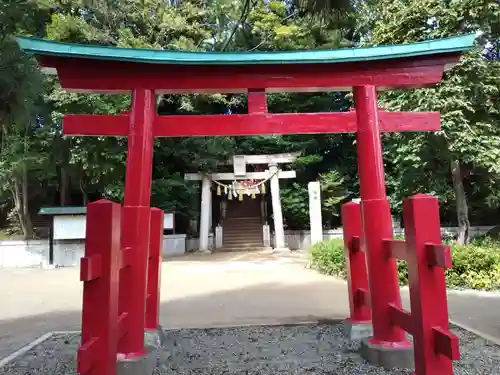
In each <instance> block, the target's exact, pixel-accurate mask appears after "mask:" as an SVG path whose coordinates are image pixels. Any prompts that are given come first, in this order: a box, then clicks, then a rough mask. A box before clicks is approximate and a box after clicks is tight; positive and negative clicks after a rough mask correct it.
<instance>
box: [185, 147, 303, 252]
mask: <svg viewBox="0 0 500 375" xmlns="http://www.w3.org/2000/svg"><path fill="white" fill-rule="evenodd" d="M299 155H300V152H294V153H284V154H274V155H234V156H233V158H232V159H230V160H228V161H227V162H226V163H223V164H230V165H231V164H232V165H233V168H234V173H209V174H201V173H186V174H185V176H184V178H185V179H186V180H190V181H200V180H201V207H200V246H199V250H200V251H202V252H207V251H209V250H208V237H209V232H210V214H211V211H212V194H211V187H212V181H214V180H216V181H234V180H246V179H256V180H264V179H267V178H270V189H271V201H272V205H273V221H274V232H275V250H285V249H287V247H286V244H285V229H284V225H283V212H282V210H281V198H280V184H279V180H280V179H284V178H295V177H296V173H295V171H282V170H280V169H279V167H278V166H279V165H280V164H287V163H293V162H294V161H295V160H296V159H297V157H298V156H299ZM247 164H267V165H268V167H269V169H267V170H265V171H264V172H247V171H246V165H247Z"/></svg>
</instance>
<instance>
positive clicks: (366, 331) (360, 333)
mask: <svg viewBox="0 0 500 375" xmlns="http://www.w3.org/2000/svg"><path fill="white" fill-rule="evenodd" d="M343 326H344V333H345V335H346V337H347V338H348V339H349V340H350V341H361V340H363V339H367V338H369V337H372V336H373V326H372V325H371V323H354V322H351V321H350V320H345V321H344V322H343Z"/></svg>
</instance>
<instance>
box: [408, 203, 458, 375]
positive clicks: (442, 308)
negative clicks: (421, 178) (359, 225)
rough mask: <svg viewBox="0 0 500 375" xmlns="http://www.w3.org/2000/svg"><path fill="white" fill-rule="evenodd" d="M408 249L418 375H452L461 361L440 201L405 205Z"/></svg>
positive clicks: (413, 333)
mask: <svg viewBox="0 0 500 375" xmlns="http://www.w3.org/2000/svg"><path fill="white" fill-rule="evenodd" d="M403 215H404V221H405V234H406V241H407V244H408V246H409V248H408V276H409V280H408V281H409V284H410V302H411V315H412V316H413V319H414V324H413V332H412V335H413V339H414V342H415V345H414V352H415V374H416V375H451V374H453V365H452V360H458V359H460V353H459V349H458V338H457V337H456V336H455V335H454V334H452V333H450V332H449V330H448V329H449V326H448V304H447V297H446V280H445V273H444V272H445V271H444V268H450V267H451V252H450V249H449V248H448V247H447V246H443V245H442V242H441V229H440V228H441V223H440V220H439V203H438V200H437V198H435V197H431V196H428V195H424V194H417V195H414V196H412V197H411V198H409V199H407V200H405V201H404V202H403Z"/></svg>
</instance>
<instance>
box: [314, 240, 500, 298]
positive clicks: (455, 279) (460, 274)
mask: <svg viewBox="0 0 500 375" xmlns="http://www.w3.org/2000/svg"><path fill="white" fill-rule="evenodd" d="M450 246H451V251H452V257H453V268H451V269H448V270H446V284H447V286H448V287H449V288H455V289H478V290H500V242H498V241H495V240H492V239H491V238H488V237H481V238H477V239H475V240H474V241H473V242H472V243H471V244H469V245H463V246H460V245H457V244H450ZM343 247H344V244H343V241H342V240H339V239H334V240H329V241H326V242H320V243H317V244H315V245H314V246H312V247H311V250H310V254H311V261H312V266H313V268H315V269H317V270H318V271H319V272H321V273H325V274H327V275H335V276H338V277H341V278H344V279H345V278H346V277H347V270H346V262H345V257H344V249H343ZM397 263H398V277H399V282H400V284H401V285H406V284H407V283H408V265H407V263H406V262H404V261H398V262H397Z"/></svg>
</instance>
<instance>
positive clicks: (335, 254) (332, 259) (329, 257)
mask: <svg viewBox="0 0 500 375" xmlns="http://www.w3.org/2000/svg"><path fill="white" fill-rule="evenodd" d="M310 257H311V261H312V265H313V267H314V268H315V269H317V270H318V271H319V272H321V273H324V274H326V275H334V276H338V277H340V278H346V277H347V269H346V261H345V256H344V242H343V241H342V240H340V239H331V240H328V241H323V242H318V243H316V244H314V245H313V246H311V249H310Z"/></svg>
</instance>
